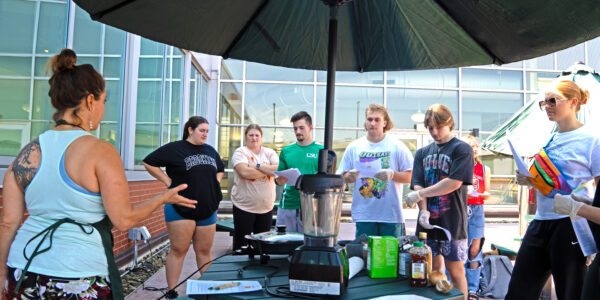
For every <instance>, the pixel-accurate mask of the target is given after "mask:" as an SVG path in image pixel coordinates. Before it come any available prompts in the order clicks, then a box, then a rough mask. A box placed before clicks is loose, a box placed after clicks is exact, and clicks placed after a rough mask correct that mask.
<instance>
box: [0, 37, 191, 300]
mask: <svg viewBox="0 0 600 300" xmlns="http://www.w3.org/2000/svg"><path fill="white" fill-rule="evenodd" d="M76 60H77V57H76V55H75V52H73V50H70V49H63V50H62V51H61V53H60V54H58V55H55V56H54V57H53V58H52V59H51V60H50V64H51V69H52V73H53V74H52V77H50V80H49V83H50V91H49V93H48V95H49V96H50V100H51V103H52V106H53V107H54V108H55V109H56V112H55V113H54V116H53V119H54V120H55V122H56V127H55V128H53V129H51V130H48V131H46V132H44V133H42V134H41V135H40V136H39V137H38V138H36V139H35V140H33V141H32V142H31V143H29V144H27V145H26V146H25V147H24V148H23V149H22V150H21V152H20V153H19V154H18V155H17V157H16V158H15V160H14V161H13V162H12V163H11V165H10V166H9V167H8V169H7V171H6V173H5V175H4V185H3V191H2V199H3V209H2V216H1V219H0V292H1V293H0V296H3V297H0V298H3V299H82V298H86V297H93V298H96V299H123V297H124V296H123V290H122V287H121V278H120V277H119V273H118V270H117V268H116V265H115V263H114V257H113V252H112V235H111V231H110V230H111V228H112V224H114V225H115V226H116V227H117V229H119V230H120V231H127V229H129V228H130V227H132V226H133V225H135V224H136V223H138V222H139V221H141V220H143V219H144V218H146V217H147V216H148V215H150V214H151V213H152V212H153V211H154V210H155V209H156V208H158V207H159V206H160V205H162V204H164V203H177V204H179V205H183V206H189V207H193V206H194V203H195V202H196V201H193V200H189V199H186V198H184V197H181V196H179V195H178V194H177V192H178V191H180V190H182V189H185V188H186V185H179V186H177V187H175V188H173V189H169V190H167V191H165V192H164V193H162V194H160V195H158V196H156V197H154V198H151V199H149V200H146V201H145V202H143V203H140V204H137V205H135V206H132V205H131V204H130V202H129V189H128V185H127V179H126V178H125V172H124V168H123V164H122V162H121V158H120V156H119V153H118V152H117V150H116V149H115V147H114V146H113V145H111V144H109V143H107V142H105V141H102V140H99V139H97V138H96V137H94V136H93V135H92V134H90V132H91V131H93V130H96V129H97V128H98V125H99V123H100V120H101V119H102V115H103V114H104V105H105V101H106V90H105V84H104V79H103V78H102V76H101V75H100V74H99V73H98V72H96V70H94V68H93V67H92V66H91V65H89V64H84V65H75V62H76ZM25 210H27V211H28V213H29V217H28V218H27V219H26V220H25V222H24V223H23V225H22V226H21V227H20V228H19V225H20V224H21V221H22V220H23V215H24V213H25ZM111 223H112V224H111ZM5 281H6V282H7V288H6V289H5V284H4V283H5Z"/></svg>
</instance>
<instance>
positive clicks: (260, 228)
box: [233, 205, 273, 250]
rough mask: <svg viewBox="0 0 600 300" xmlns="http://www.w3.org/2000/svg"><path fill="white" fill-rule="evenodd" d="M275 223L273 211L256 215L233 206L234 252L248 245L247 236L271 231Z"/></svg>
mask: <svg viewBox="0 0 600 300" xmlns="http://www.w3.org/2000/svg"><path fill="white" fill-rule="evenodd" d="M272 222H273V211H269V212H267V213H264V214H255V213H251V212H247V211H245V210H241V209H239V208H237V207H236V206H235V205H234V206H233V228H234V230H233V250H237V249H240V248H241V247H242V246H244V245H246V244H247V242H246V239H245V238H244V236H245V235H247V234H251V233H261V232H265V231H269V230H270V229H271V224H272Z"/></svg>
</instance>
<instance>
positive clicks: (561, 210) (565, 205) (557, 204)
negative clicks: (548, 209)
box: [552, 194, 584, 220]
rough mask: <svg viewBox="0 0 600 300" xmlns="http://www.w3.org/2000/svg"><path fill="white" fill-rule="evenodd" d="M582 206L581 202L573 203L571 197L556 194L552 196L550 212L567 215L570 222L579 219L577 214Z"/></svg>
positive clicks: (573, 200)
mask: <svg viewBox="0 0 600 300" xmlns="http://www.w3.org/2000/svg"><path fill="white" fill-rule="evenodd" d="M583 204H584V203H583V202H579V201H575V199H573V198H571V195H561V194H556V195H554V206H553V207H552V211H553V212H555V213H557V214H561V215H569V216H570V217H571V219H572V220H577V219H579V217H578V216H577V212H578V211H579V209H580V208H581V207H582V206H583Z"/></svg>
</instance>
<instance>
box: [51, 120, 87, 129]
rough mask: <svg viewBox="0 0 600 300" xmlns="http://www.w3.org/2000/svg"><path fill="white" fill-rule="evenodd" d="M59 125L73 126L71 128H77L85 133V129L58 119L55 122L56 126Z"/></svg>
mask: <svg viewBox="0 0 600 300" xmlns="http://www.w3.org/2000/svg"><path fill="white" fill-rule="evenodd" d="M60 125H69V126H73V127H79V128H81V130H83V131H85V129H83V127H81V126H79V125H77V124H73V123H69V122H67V121H65V120H64V119H60V120H57V121H56V126H60Z"/></svg>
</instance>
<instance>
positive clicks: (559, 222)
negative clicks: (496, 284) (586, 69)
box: [505, 81, 600, 300]
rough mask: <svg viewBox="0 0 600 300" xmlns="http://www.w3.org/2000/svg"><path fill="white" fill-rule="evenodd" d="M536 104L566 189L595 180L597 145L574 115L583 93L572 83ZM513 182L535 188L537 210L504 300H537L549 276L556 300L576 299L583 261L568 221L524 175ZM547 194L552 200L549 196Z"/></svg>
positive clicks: (599, 160)
mask: <svg viewBox="0 0 600 300" xmlns="http://www.w3.org/2000/svg"><path fill="white" fill-rule="evenodd" d="M545 96H546V98H545V99H544V100H543V101H540V103H539V105H540V108H541V109H542V110H545V111H546V114H547V115H548V119H550V120H551V121H554V122H556V125H557V127H558V132H557V133H556V134H554V135H553V136H552V138H551V139H550V142H548V145H546V147H544V150H545V152H546V153H547V155H548V158H549V159H550V160H551V162H552V163H553V164H554V165H555V166H556V168H557V169H558V170H559V171H560V175H562V177H564V179H565V180H566V182H567V183H568V186H569V187H570V188H571V190H575V189H576V188H577V187H579V186H581V185H582V184H584V183H586V182H589V181H591V180H592V179H595V182H596V183H597V182H598V179H599V178H600V147H599V146H600V140H599V139H598V138H597V137H596V136H595V135H594V134H592V133H591V132H590V130H589V129H590V128H587V127H586V126H583V124H582V123H581V122H579V121H578V120H577V112H578V111H579V109H580V107H581V105H582V104H585V103H586V102H587V99H588V98H589V92H588V91H587V90H585V89H582V88H580V87H579V86H578V85H577V84H576V83H574V82H572V81H560V82H557V83H555V84H554V86H553V87H552V88H551V89H550V90H548V91H547V92H546V95H545ZM517 182H518V184H520V185H526V186H529V187H531V188H534V189H536V193H537V198H536V199H537V211H536V215H535V218H534V220H533V221H532V222H531V224H530V225H529V228H528V229H527V232H526V233H525V236H524V238H523V242H522V244H521V247H520V249H519V253H518V254H517V259H516V262H515V267H514V270H513V274H512V277H511V280H510V283H509V287H508V294H507V295H506V298H505V299H508V300H510V299H538V298H539V296H540V293H541V291H542V288H543V286H544V284H545V283H546V281H547V280H548V277H549V276H550V274H552V276H553V279H554V284H555V287H556V295H557V297H558V299H579V298H580V297H581V290H582V286H583V279H584V276H585V272H586V265H585V263H586V258H585V256H584V255H583V252H582V250H581V246H580V245H579V241H578V239H577V237H576V235H575V232H574V230H573V224H572V223H571V220H570V219H569V218H567V216H565V215H561V214H557V213H556V212H554V211H553V210H552V207H553V204H554V199H553V195H552V194H551V193H550V194H548V196H545V195H544V194H542V193H541V192H540V190H538V189H537V188H535V187H534V186H533V184H532V181H531V180H530V179H529V178H528V177H526V176H525V175H522V174H519V173H517ZM587 186H588V188H583V189H577V192H574V193H577V194H581V195H586V196H587V197H592V195H593V187H590V186H593V185H591V184H588V185H587ZM550 195H552V197H550Z"/></svg>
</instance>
